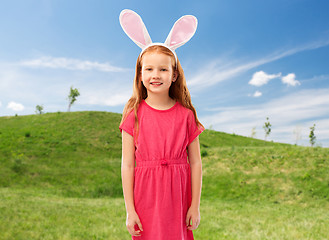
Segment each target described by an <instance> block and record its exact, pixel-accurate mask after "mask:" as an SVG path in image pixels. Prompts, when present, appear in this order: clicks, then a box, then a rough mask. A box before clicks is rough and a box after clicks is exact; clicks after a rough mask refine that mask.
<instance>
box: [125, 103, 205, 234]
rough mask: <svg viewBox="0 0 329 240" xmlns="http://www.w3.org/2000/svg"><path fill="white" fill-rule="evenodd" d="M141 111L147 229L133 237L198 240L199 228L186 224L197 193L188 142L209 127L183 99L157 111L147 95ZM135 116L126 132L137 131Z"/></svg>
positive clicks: (142, 206)
mask: <svg viewBox="0 0 329 240" xmlns="http://www.w3.org/2000/svg"><path fill="white" fill-rule="evenodd" d="M137 116H138V121H139V133H138V138H137V145H136V146H135V161H136V167H135V176H134V203H135V209H136V212H137V214H138V216H139V218H140V221H141V224H142V226H143V230H144V231H143V232H142V233H141V236H139V237H132V239H136V240H137V239H139V240H162V239H163V240H192V239H194V238H193V233H192V231H191V230H188V229H187V227H186V214H187V210H188V209H189V207H190V204H191V198H192V194H191V192H192V188H191V170H190V165H189V163H188V158H187V146H188V145H189V144H190V143H191V142H192V141H193V140H194V139H195V138H196V137H197V136H198V135H199V134H200V133H201V132H202V131H203V130H204V128H202V127H200V126H198V125H197V124H196V122H195V119H194V115H193V112H192V111H191V110H190V109H187V108H185V107H183V106H182V105H181V104H180V103H178V102H176V104H175V105H174V106H173V107H171V108H170V109H167V110H157V109H154V108H152V107H151V106H149V105H148V104H147V103H146V102H145V101H144V100H143V101H142V102H141V104H140V105H139V109H138V112H137ZM134 119H135V115H134V111H132V112H130V114H129V115H128V116H127V118H126V119H125V121H124V122H123V123H122V124H121V125H120V127H119V128H120V131H122V130H125V131H126V132H127V133H129V134H130V135H132V136H134V134H135V135H136V133H135V131H134ZM135 229H136V230H138V226H137V225H135Z"/></svg>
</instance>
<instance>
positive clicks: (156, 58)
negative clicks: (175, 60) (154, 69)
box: [142, 52, 172, 65]
mask: <svg viewBox="0 0 329 240" xmlns="http://www.w3.org/2000/svg"><path fill="white" fill-rule="evenodd" d="M171 61H172V59H171V57H170V56H168V55H166V54H163V53H157V52H150V53H145V54H144V55H143V57H142V64H143V65H149V64H150V65H158V64H162V65H172V62H171Z"/></svg>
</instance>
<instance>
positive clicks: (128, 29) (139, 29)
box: [119, 9, 198, 62]
mask: <svg viewBox="0 0 329 240" xmlns="http://www.w3.org/2000/svg"><path fill="white" fill-rule="evenodd" d="M119 19H120V24H121V27H122V29H123V31H124V32H125V33H126V34H127V35H128V37H129V38H130V39H131V40H133V42H134V43H136V44H137V45H138V46H139V47H140V48H141V49H142V52H141V53H140V55H142V53H143V52H144V51H145V50H146V49H147V48H148V47H150V46H154V45H160V46H164V47H166V48H168V49H169V50H170V51H171V52H172V53H173V54H174V56H175V59H176V62H177V56H176V53H175V49H177V48H179V47H180V46H183V45H184V44H185V43H187V42H188V41H189V40H190V39H191V38H192V37H193V35H194V33H195V31H196V28H197V25H198V20H197V18H196V17H194V16H192V15H185V16H183V17H181V18H180V19H178V20H177V21H176V22H175V24H174V26H173V27H172V29H171V31H170V33H169V35H168V37H167V39H166V41H165V42H164V43H152V40H151V37H150V35H149V33H148V32H147V29H146V27H145V24H144V23H143V21H142V18H141V17H140V16H139V15H138V14H137V13H135V12H134V11H132V10H129V9H125V10H122V12H121V13H120V17H119Z"/></svg>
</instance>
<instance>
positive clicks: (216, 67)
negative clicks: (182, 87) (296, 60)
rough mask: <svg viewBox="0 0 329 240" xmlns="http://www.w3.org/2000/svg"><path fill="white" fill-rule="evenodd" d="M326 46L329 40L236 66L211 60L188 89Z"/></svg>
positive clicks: (216, 81)
mask: <svg viewBox="0 0 329 240" xmlns="http://www.w3.org/2000/svg"><path fill="white" fill-rule="evenodd" d="M327 45H329V40H327V39H325V40H323V41H316V42H312V43H309V44H305V45H302V46H299V47H296V48H292V49H288V50H280V51H276V52H274V53H272V54H270V55H268V56H266V57H264V58H261V59H258V60H255V61H250V62H247V63H240V64H236V63H235V62H232V61H228V60H222V61H221V60H218V59H217V60H212V61H210V62H207V63H206V64H205V66H203V67H201V69H202V70H201V71H200V72H199V73H197V74H195V75H194V76H193V77H192V78H190V80H189V81H188V82H187V84H188V86H189V88H195V90H196V91H198V90H201V89H203V88H206V87H209V86H212V85H215V84H217V83H219V82H222V81H225V80H228V79H231V78H233V77H235V76H237V75H239V74H241V73H243V72H246V71H248V70H250V69H253V68H256V67H259V66H261V65H264V64H266V63H269V62H273V61H276V60H278V59H281V58H284V57H287V56H291V55H294V54H296V53H299V52H303V51H306V50H312V49H317V48H321V47H324V46H327Z"/></svg>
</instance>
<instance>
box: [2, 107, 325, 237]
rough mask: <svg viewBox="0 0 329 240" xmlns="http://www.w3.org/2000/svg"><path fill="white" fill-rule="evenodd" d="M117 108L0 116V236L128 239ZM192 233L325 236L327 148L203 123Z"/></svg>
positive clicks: (240, 235) (119, 116)
mask: <svg viewBox="0 0 329 240" xmlns="http://www.w3.org/2000/svg"><path fill="white" fill-rule="evenodd" d="M120 118H121V115H120V114H115V113H109V112H71V113H47V114H42V115H29V116H17V117H0V213H1V214H0V222H1V224H0V232H1V234H0V239H130V238H129V233H128V232H127V230H126V228H125V206H124V200H123V196H122V187H121V176H120V163H121V134H120V132H119V130H118V125H119V122H120ZM200 146H201V154H202V156H203V158H202V161H203V186H202V200H201V224H200V226H199V228H198V229H197V230H195V231H194V236H195V239H327V238H328V237H327V236H329V230H327V226H328V225H329V216H328V215H329V214H328V209H329V174H328V172H329V163H328V162H329V149H326V148H310V147H299V146H292V145H288V144H280V143H273V142H264V141H261V140H257V139H251V138H246V137H242V136H237V135H230V134H225V133H221V132H216V131H212V130H206V131H205V132H204V133H202V134H201V135H200Z"/></svg>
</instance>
